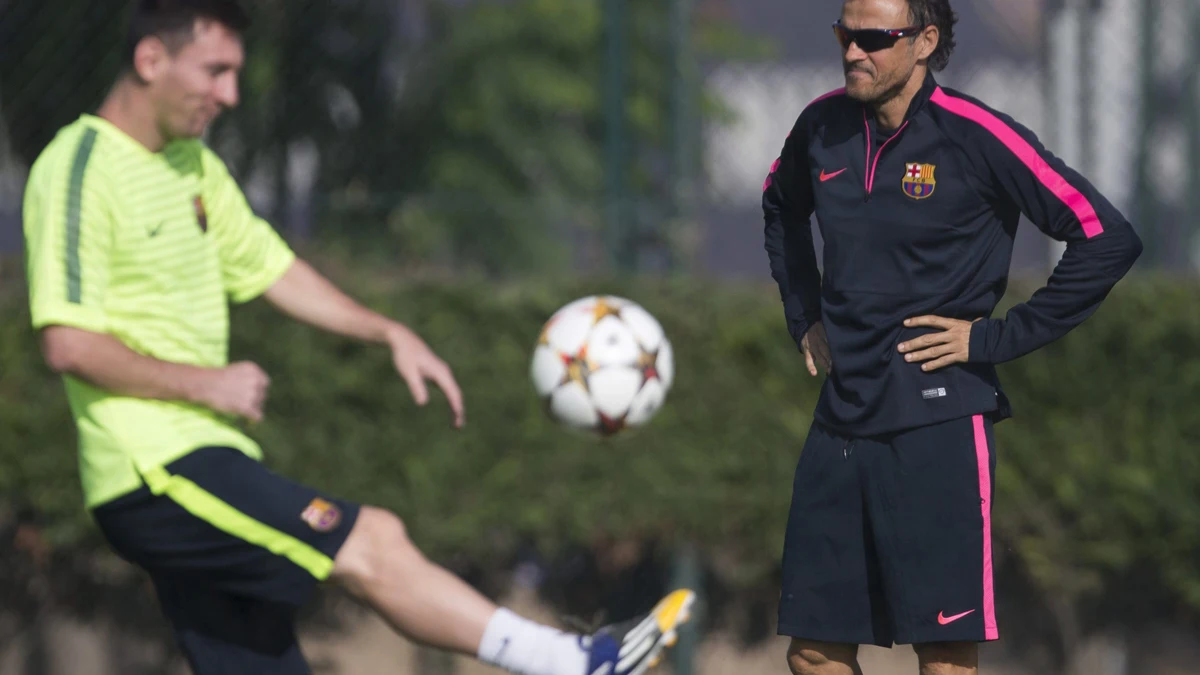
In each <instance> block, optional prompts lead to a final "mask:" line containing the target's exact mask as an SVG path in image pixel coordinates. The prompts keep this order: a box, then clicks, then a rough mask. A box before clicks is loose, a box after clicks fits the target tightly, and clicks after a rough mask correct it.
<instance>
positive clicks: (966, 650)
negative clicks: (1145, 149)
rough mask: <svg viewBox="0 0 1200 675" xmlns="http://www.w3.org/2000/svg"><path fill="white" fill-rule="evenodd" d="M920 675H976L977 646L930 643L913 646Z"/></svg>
mask: <svg viewBox="0 0 1200 675" xmlns="http://www.w3.org/2000/svg"><path fill="white" fill-rule="evenodd" d="M913 651H915V652H916V653H917V661H919V662H920V664H921V675H977V674H978V673H979V645H978V644H976V643H974V642H930V643H926V644H918V645H913Z"/></svg>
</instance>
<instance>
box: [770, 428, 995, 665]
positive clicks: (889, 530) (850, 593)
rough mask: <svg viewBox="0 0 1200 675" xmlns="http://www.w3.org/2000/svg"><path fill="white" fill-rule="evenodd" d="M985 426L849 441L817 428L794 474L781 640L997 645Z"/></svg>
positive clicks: (990, 457) (990, 468) (991, 457)
mask: <svg viewBox="0 0 1200 675" xmlns="http://www.w3.org/2000/svg"><path fill="white" fill-rule="evenodd" d="M994 448H995V438H994V436H993V433H992V423H991V421H990V420H989V419H988V418H987V417H986V416H983V415H975V416H973V417H965V418H962V419H957V420H951V421H949V422H942V423H939V424H934V425H930V426H927V427H921V428H918V429H912V430H907V431H903V432H900V433H896V434H891V435H888V436H883V437H874V438H865V439H861V438H860V439H852V438H847V437H845V436H842V435H839V434H837V433H834V432H832V431H831V430H829V429H828V428H825V427H823V426H822V425H821V424H817V423H814V424H813V426H812V429H811V431H810V432H809V435H808V439H807V440H806V442H805V444H804V449H803V450H802V451H801V454H800V460H799V462H798V463H797V465H796V477H795V481H794V483H793V486H792V506H791V512H790V514H789V517H788V525H787V534H786V538H785V541H784V553H783V580H782V592H781V595H780V603H779V633H780V634H781V635H789V636H792V637H796V638H803V639H808V640H817V641H822V642H837V643H851V644H874V645H879V646H883V647H890V646H892V644H914V643H923V642H943V641H965V642H983V641H987V640H995V639H997V638H998V632H997V628H996V613H995V607H994V599H993V591H992V547H991V507H992V493H993V487H994V484H995V480H994V478H993V475H994V472H995V466H996V456H995V452H994Z"/></svg>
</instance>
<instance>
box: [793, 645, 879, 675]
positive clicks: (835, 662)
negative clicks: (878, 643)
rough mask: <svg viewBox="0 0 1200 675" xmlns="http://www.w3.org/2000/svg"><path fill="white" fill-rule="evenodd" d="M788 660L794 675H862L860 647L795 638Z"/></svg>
mask: <svg viewBox="0 0 1200 675" xmlns="http://www.w3.org/2000/svg"><path fill="white" fill-rule="evenodd" d="M787 658H788V667H789V668H791V669H792V673H793V675H862V669H861V668H859V666H858V645H849V644H841V643H832V642H816V641H813V640H800V639H797V638H793V639H792V644H791V646H790V647H789V648H788V657H787Z"/></svg>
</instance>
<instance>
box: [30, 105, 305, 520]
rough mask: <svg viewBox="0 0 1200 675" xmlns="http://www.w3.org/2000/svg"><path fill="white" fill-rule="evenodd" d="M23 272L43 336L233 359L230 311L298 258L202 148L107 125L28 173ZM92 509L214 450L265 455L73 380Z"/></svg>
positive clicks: (55, 146)
mask: <svg viewBox="0 0 1200 675" xmlns="http://www.w3.org/2000/svg"><path fill="white" fill-rule="evenodd" d="M24 230H25V246H26V272H27V276H28V282H29V296H30V309H31V312H32V317H33V326H34V328H35V329H40V328H42V327H44V326H48V325H65V326H73V327H76V328H81V329H84V330H88V331H93V332H97V333H108V334H111V335H113V336H115V337H116V338H117V339H119V340H120V341H121V342H122V343H124V344H125V345H126V346H128V347H129V348H130V349H132V350H133V351H135V352H137V353H139V354H144V355H147V356H151V357H153V358H156V359H160V360H163V361H170V362H174V363H183V364H189V365H195V366H204V367H221V366H224V365H227V363H228V343H229V303H230V302H231V301H232V302H245V301H248V300H251V299H253V298H255V297H257V296H258V295H260V294H262V293H263V292H265V291H266V290H267V289H268V288H270V287H271V285H272V284H274V283H275V281H277V280H278V279H279V278H280V277H281V276H283V274H284V272H286V271H287V269H288V268H289V267H290V266H291V264H292V261H293V260H294V255H293V253H292V251H291V249H289V248H288V246H287V244H286V243H284V241H283V240H282V239H281V238H280V237H279V236H278V235H277V234H276V233H275V231H274V230H273V229H272V228H271V226H270V225H268V224H267V223H266V222H264V221H263V220H261V219H260V218H258V217H256V216H255V215H254V213H253V212H252V211H251V209H250V206H249V205H248V204H247V202H246V199H245V196H244V195H243V194H242V191H241V189H240V188H239V187H238V185H237V183H236V182H235V181H234V179H233V178H232V177H231V176H230V175H229V172H228V170H227V169H226V168H225V165H224V163H223V162H222V161H221V160H220V159H219V158H218V157H217V156H216V155H215V154H214V153H213V152H212V151H211V150H209V149H208V148H207V147H205V146H204V144H203V143H202V142H200V141H198V140H189V141H177V142H173V143H171V144H170V145H168V146H167V147H166V148H164V149H163V151H161V152H158V153H153V152H150V151H149V150H148V149H147V148H146V147H145V146H143V145H141V144H140V143H138V142H137V141H135V140H134V139H133V138H131V137H129V136H128V135H126V134H125V133H124V132H122V131H120V130H119V129H117V128H116V127H114V126H112V125H111V124H109V123H108V122H106V121H105V120H103V119H100V118H99V117H95V116H92V115H83V116H82V117H80V119H79V120H78V121H76V122H74V123H73V124H71V125H69V126H67V127H65V128H64V129H62V130H61V131H60V132H59V133H58V135H57V136H56V137H55V138H54V140H53V141H52V142H51V143H50V145H49V146H47V148H46V149H45V150H44V151H43V152H42V154H41V156H40V157H39V158H38V160H37V161H36V162H35V163H34V165H33V168H32V169H31V171H30V175H29V182H28V186H27V188H26V193H25V203H24ZM64 380H65V386H66V390H67V398H68V400H69V402H70V406H71V411H72V414H73V415H74V417H75V422H76V425H77V427H78V432H79V466H80V479H81V481H82V484H83V490H84V497H85V501H86V503H87V505H88V506H89V507H91V506H95V505H97V504H100V503H103V502H106V501H109V500H111V499H114V498H116V497H118V496H120V495H122V494H124V493H126V492H128V491H130V490H133V489H135V488H137V487H139V486H140V485H141V483H142V480H141V476H140V474H144V473H145V472H147V471H149V470H151V469H154V468H156V467H160V466H162V465H163V464H165V463H168V462H170V461H172V460H174V459H177V458H179V457H181V456H183V455H185V454H187V453H188V452H190V451H192V450H195V449H197V448H200V447H203V446H213V445H221V446H229V447H234V448H238V449H240V450H241V451H243V452H245V453H246V454H247V455H250V456H251V457H254V458H255V459H261V456H262V452H261V449H260V448H259V446H258V445H257V444H256V443H255V442H254V441H253V440H251V439H250V438H249V437H247V436H246V435H245V434H244V433H243V432H242V431H241V430H240V429H239V428H238V426H237V425H236V422H235V421H234V420H232V419H229V418H226V417H224V416H222V415H219V414H217V413H215V412H213V411H210V410H208V409H205V408H202V407H199V406H195V405H191V404H186V403H182V402H175V401H159V400H148V399H138V398H131V397H126V396H118V395H115V394H113V393H110V392H107V391H104V390H102V389H99V388H97V387H95V386H92V385H90V384H88V383H86V382H83V381H81V380H79V379H78V378H75V377H72V376H65V377H64Z"/></svg>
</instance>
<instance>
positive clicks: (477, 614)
mask: <svg viewBox="0 0 1200 675" xmlns="http://www.w3.org/2000/svg"><path fill="white" fill-rule="evenodd" d="M332 580H333V581H335V582H336V583H338V584H340V585H341V586H343V587H344V588H346V589H347V590H349V591H350V592H351V593H353V594H354V595H355V596H356V597H358V598H360V599H362V600H363V601H365V602H367V603H368V604H370V605H371V607H373V608H374V609H375V611H377V612H378V613H379V614H380V616H382V617H383V618H384V619H385V620H386V621H387V622H388V623H389V624H391V626H392V627H393V628H394V629H395V630H396V631H397V632H399V633H401V634H403V635H405V636H406V637H408V638H410V639H412V640H414V641H416V642H419V643H422V644H425V645H429V646H431V647H436V648H439V649H446V650H450V651H455V652H458V653H460V654H466V655H468V656H475V654H476V650H477V649H478V648H479V643H480V641H481V640H482V639H483V633H484V630H485V629H486V628H487V624H488V621H489V620H490V619H491V618H492V615H493V614H495V613H496V609H497V608H496V605H495V604H493V603H492V602H491V601H490V600H488V599H487V598H485V597H484V596H483V595H481V594H480V593H479V592H478V591H476V590H475V589H474V588H471V586H469V585H468V584H467V583H466V582H464V581H463V580H462V579H459V578H458V577H456V576H454V575H453V574H451V573H450V572H449V571H447V570H446V569H444V568H442V567H439V566H438V565H435V564H434V563H432V562H430V561H429V560H428V559H427V558H426V557H425V556H424V555H423V554H422V553H421V552H420V551H419V550H418V549H417V547H416V546H415V545H413V543H412V541H410V540H409V538H408V534H407V533H406V531H405V528H404V524H403V523H402V522H401V521H400V519H399V518H397V517H396V516H395V515H393V514H392V513H390V512H388V511H385V510H382V509H377V508H373V507H368V506H364V507H362V511H361V512H360V513H359V516H358V521H357V522H356V523H355V524H354V529H353V530H351V532H350V537H349V538H348V539H347V540H346V543H345V545H343V546H342V550H341V551H340V552H339V553H338V556H337V559H336V560H335V561H334V568H333V575H332Z"/></svg>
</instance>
